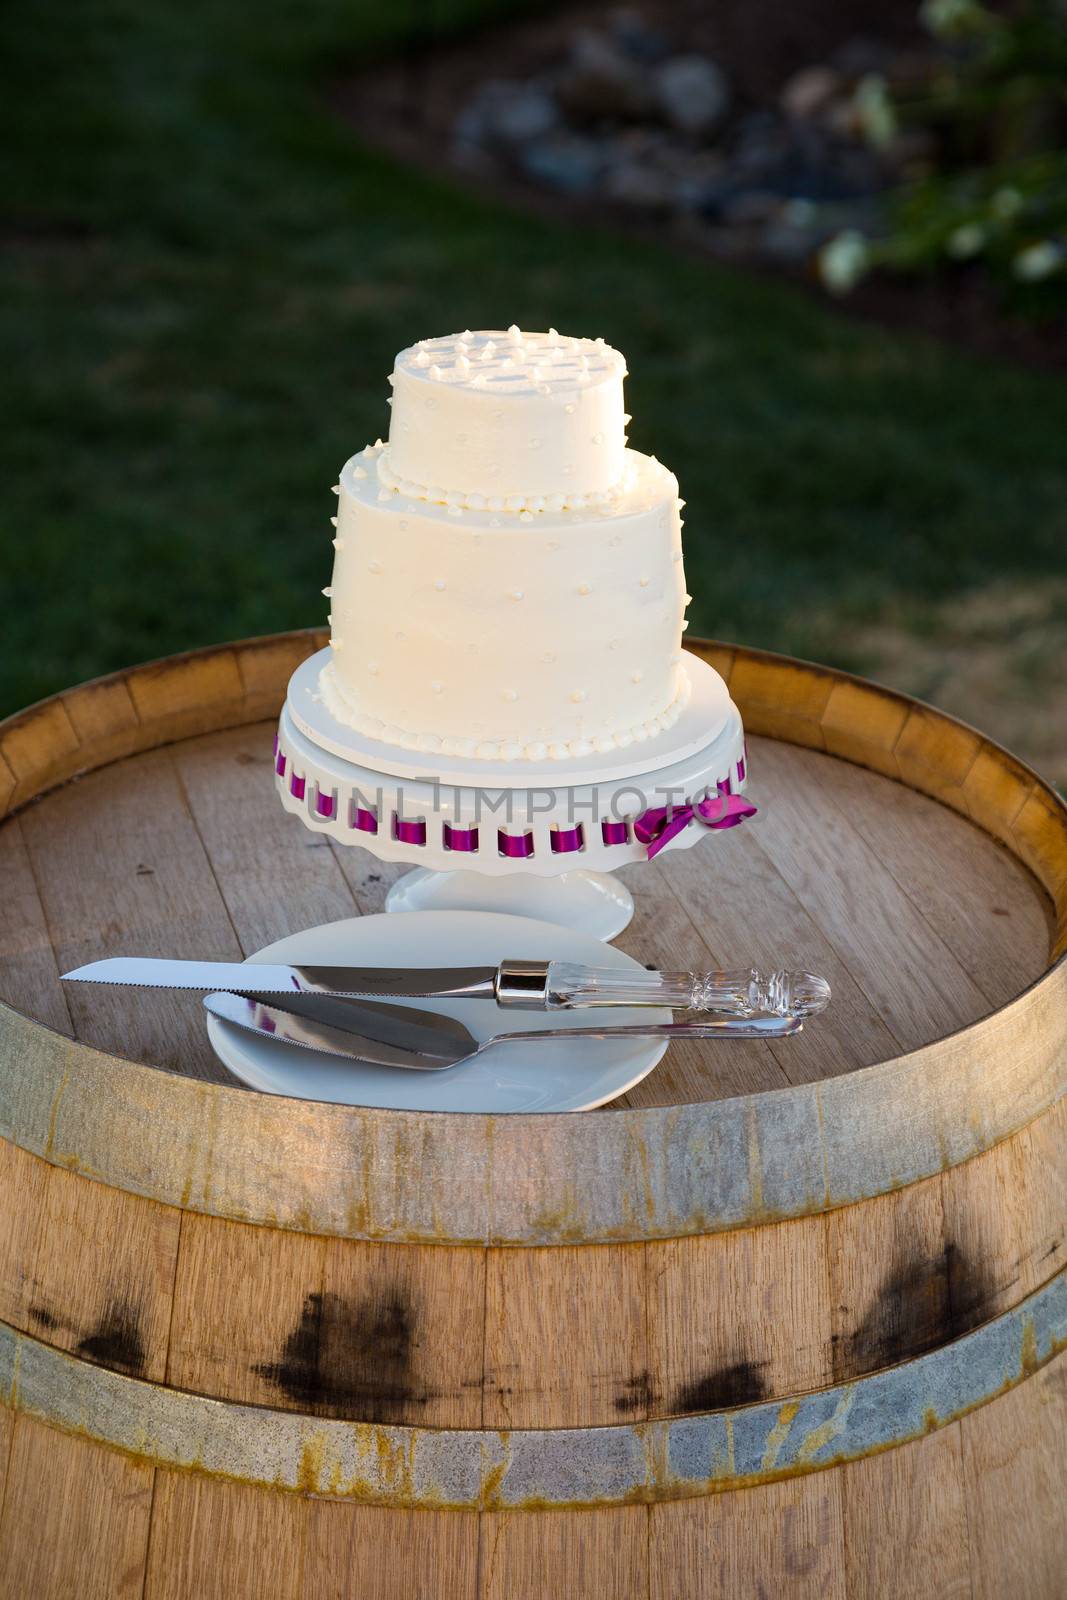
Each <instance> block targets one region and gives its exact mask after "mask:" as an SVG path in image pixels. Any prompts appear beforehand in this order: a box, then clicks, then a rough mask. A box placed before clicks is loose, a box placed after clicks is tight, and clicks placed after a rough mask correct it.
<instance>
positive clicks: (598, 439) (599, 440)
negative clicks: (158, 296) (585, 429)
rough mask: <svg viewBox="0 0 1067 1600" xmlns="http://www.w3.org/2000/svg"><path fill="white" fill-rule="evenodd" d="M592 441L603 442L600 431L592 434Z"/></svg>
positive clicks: (595, 442)
mask: <svg viewBox="0 0 1067 1600" xmlns="http://www.w3.org/2000/svg"><path fill="white" fill-rule="evenodd" d="M593 443H594V444H603V443H604V435H603V434H602V433H594V435H593Z"/></svg>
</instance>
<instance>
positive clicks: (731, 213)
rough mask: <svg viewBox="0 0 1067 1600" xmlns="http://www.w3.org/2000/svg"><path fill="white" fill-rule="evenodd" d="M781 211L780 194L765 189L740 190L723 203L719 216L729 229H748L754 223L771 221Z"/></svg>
mask: <svg viewBox="0 0 1067 1600" xmlns="http://www.w3.org/2000/svg"><path fill="white" fill-rule="evenodd" d="M781 209H782V197H781V195H780V194H773V193H771V191H770V190H767V189H742V190H741V191H740V192H739V193H737V194H734V195H731V196H730V197H729V198H728V199H725V200H724V201H723V203H722V205H721V207H720V209H719V215H720V217H721V219H722V221H723V222H725V223H727V224H728V225H729V226H730V227H731V228H749V227H752V226H753V225H754V224H755V223H764V222H771V221H773V220H774V219H775V218H776V217H777V216H778V215H779V214H780V212H781Z"/></svg>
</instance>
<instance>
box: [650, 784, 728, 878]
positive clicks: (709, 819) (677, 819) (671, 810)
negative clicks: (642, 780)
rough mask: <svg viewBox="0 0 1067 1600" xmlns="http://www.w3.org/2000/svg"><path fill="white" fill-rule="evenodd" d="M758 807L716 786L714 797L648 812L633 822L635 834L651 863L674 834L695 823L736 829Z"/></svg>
mask: <svg viewBox="0 0 1067 1600" xmlns="http://www.w3.org/2000/svg"><path fill="white" fill-rule="evenodd" d="M755 815H756V807H755V806H754V805H753V804H752V802H751V801H750V800H746V799H745V798H744V796H743V795H739V794H730V793H729V791H728V790H727V788H726V785H725V784H722V783H720V784H719V785H718V786H717V792H716V793H715V794H706V795H704V797H703V798H702V799H700V800H687V801H686V803H685V804H684V805H681V806H654V807H653V808H652V810H651V811H645V812H643V813H642V815H641V816H639V817H638V818H637V821H636V822H635V823H634V834H635V835H636V837H637V838H638V839H639V840H640V841H641V843H642V844H647V846H648V859H649V860H650V861H651V860H652V858H653V856H654V855H656V854H657V852H658V851H660V850H662V849H663V847H664V845H665V844H669V843H670V841H671V840H672V839H673V838H674V836H675V834H678V833H681V831H682V829H683V828H688V826H689V824H690V823H691V822H692V821H694V820H696V821H697V822H700V823H703V825H704V827H705V828H736V827H737V825H738V823H739V822H744V820H745V818H746V817H754V816H755Z"/></svg>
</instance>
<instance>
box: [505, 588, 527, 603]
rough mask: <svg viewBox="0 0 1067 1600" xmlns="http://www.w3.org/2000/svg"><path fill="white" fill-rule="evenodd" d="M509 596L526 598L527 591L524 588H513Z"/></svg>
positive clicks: (520, 598) (513, 598) (511, 597)
mask: <svg viewBox="0 0 1067 1600" xmlns="http://www.w3.org/2000/svg"><path fill="white" fill-rule="evenodd" d="M509 598H510V599H512V600H524V599H525V598H526V591H525V590H524V589H512V591H511V594H510V596H509Z"/></svg>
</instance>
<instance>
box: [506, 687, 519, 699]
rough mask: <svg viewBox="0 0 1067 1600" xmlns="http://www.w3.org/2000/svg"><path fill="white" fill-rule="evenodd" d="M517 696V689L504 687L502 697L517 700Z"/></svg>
mask: <svg viewBox="0 0 1067 1600" xmlns="http://www.w3.org/2000/svg"><path fill="white" fill-rule="evenodd" d="M518 698H519V691H518V690H517V689H505V690H504V699H505V700H517V699H518Z"/></svg>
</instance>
